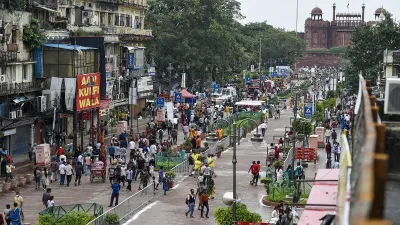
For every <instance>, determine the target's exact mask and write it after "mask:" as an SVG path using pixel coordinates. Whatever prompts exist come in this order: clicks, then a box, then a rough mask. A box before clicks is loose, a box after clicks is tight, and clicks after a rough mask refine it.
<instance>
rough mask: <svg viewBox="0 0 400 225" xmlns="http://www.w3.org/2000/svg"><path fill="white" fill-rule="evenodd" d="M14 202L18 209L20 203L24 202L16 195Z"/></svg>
mask: <svg viewBox="0 0 400 225" xmlns="http://www.w3.org/2000/svg"><path fill="white" fill-rule="evenodd" d="M14 202H15V203H17V205H18V207H21V206H22V203H23V202H24V199H23V198H22V197H21V196H19V195H16V196H15V197H14Z"/></svg>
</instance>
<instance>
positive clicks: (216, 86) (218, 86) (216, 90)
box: [214, 84, 221, 92]
mask: <svg viewBox="0 0 400 225" xmlns="http://www.w3.org/2000/svg"><path fill="white" fill-rule="evenodd" d="M220 88H221V86H220V85H219V84H214V91H215V92H219V89H220Z"/></svg>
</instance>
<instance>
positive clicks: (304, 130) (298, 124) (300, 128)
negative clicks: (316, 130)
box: [292, 118, 313, 135]
mask: <svg viewBox="0 0 400 225" xmlns="http://www.w3.org/2000/svg"><path fill="white" fill-rule="evenodd" d="M292 127H294V129H295V130H296V133H299V134H304V135H309V134H311V132H312V130H313V127H312V125H311V123H310V122H308V121H307V120H305V119H303V118H299V119H296V121H293V122H292Z"/></svg>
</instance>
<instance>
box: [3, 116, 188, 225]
mask: <svg viewBox="0 0 400 225" xmlns="http://www.w3.org/2000/svg"><path fill="white" fill-rule="evenodd" d="M144 124H145V123H144ZM140 130H141V131H142V130H143V131H145V126H142V127H141V129H140ZM178 143H183V134H182V132H179V134H178ZM32 171H33V169H32V166H28V167H25V168H24V169H21V170H20V171H17V173H18V172H22V173H25V174H26V173H31V174H32V173H33V172H32ZM17 173H16V174H17ZM73 179H75V178H74V177H73ZM73 181H74V180H73ZM138 185H139V181H136V182H133V187H132V192H129V191H127V190H126V189H125V188H122V190H121V193H120V199H119V201H120V202H122V201H123V200H124V199H126V198H128V197H129V196H131V195H132V194H134V193H135V192H137V190H138ZM48 187H49V188H51V189H52V195H53V196H54V201H55V204H56V205H70V204H79V203H97V204H101V205H102V206H103V207H104V211H106V210H108V209H109V208H108V205H109V201H110V196H111V186H110V183H109V181H106V183H103V182H102V181H101V179H99V180H95V181H94V183H90V181H89V176H83V177H82V181H81V186H74V183H73V182H72V185H71V186H70V187H67V186H66V185H64V186H60V185H59V184H57V183H52V184H50V185H49V186H48ZM20 193H21V196H22V197H23V198H24V205H23V210H24V214H25V222H29V223H32V224H35V223H36V222H37V219H38V217H39V215H38V213H39V212H40V211H42V210H44V209H45V207H44V206H43V205H42V202H41V199H42V195H43V190H36V189H35V186H34V184H30V185H26V186H25V187H24V188H21V189H20ZM14 195H15V193H0V202H1V205H2V206H5V204H7V203H9V204H11V203H13V198H14Z"/></svg>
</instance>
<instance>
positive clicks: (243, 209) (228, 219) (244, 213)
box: [214, 203, 262, 225]
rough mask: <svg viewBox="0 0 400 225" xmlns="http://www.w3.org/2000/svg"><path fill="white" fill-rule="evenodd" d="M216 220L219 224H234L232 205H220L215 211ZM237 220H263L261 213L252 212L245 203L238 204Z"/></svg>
mask: <svg viewBox="0 0 400 225" xmlns="http://www.w3.org/2000/svg"><path fill="white" fill-rule="evenodd" d="M214 217H215V221H216V222H217V223H218V225H231V224H232V206H229V207H218V208H216V209H215V211H214ZM236 220H237V221H240V222H261V221H262V218H261V215H260V214H258V213H252V212H250V211H249V210H248V209H247V206H246V205H245V204H241V203H240V204H236Z"/></svg>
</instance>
